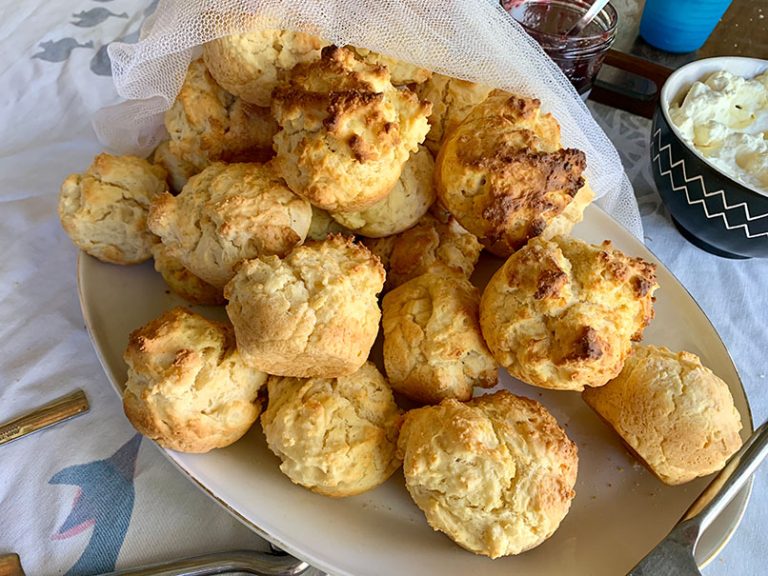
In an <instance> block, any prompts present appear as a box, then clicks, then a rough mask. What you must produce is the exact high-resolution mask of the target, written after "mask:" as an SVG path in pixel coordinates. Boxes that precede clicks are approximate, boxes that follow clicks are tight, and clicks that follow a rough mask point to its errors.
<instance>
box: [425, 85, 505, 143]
mask: <svg viewBox="0 0 768 576" xmlns="http://www.w3.org/2000/svg"><path fill="white" fill-rule="evenodd" d="M492 90H493V88H492V87H491V86H487V85H485V84H476V83H475V82H469V81H467V80H460V79H459V78H451V77H450V76H444V75H442V74H432V77H431V78H429V80H427V81H426V82H424V83H423V84H421V85H420V86H418V87H417V88H416V93H417V94H418V95H419V97H420V98H422V99H424V100H427V101H428V102H432V114H430V116H429V126H430V128H429V133H428V134H427V139H426V140H425V142H424V144H425V146H426V147H427V148H429V151H430V152H432V154H434V155H435V156H437V154H438V152H440V146H441V145H442V143H443V138H444V137H445V136H446V135H448V134H450V133H451V132H453V130H454V129H455V128H456V126H458V125H459V124H461V122H462V121H463V120H464V118H466V117H467V115H468V114H469V113H470V112H471V111H472V109H473V108H474V107H475V106H477V105H478V104H480V102H482V101H483V100H485V99H486V98H487V97H488V94H490V93H491V91H492Z"/></svg>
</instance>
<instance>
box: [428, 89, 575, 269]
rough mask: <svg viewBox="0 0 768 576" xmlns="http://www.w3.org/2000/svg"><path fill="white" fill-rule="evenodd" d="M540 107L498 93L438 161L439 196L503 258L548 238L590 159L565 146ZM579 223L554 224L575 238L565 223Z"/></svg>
mask: <svg viewBox="0 0 768 576" xmlns="http://www.w3.org/2000/svg"><path fill="white" fill-rule="evenodd" d="M539 108H540V103H539V101H538V100H531V99H528V98H520V97H518V96H514V95H510V94H509V93H507V92H503V91H501V90H494V91H493V92H491V94H490V96H488V98H487V99H486V100H485V101H484V102H482V103H481V104H480V105H478V106H477V107H476V108H475V109H474V110H472V112H470V113H469V115H468V116H467V117H466V118H465V119H464V121H463V122H462V123H461V124H460V125H459V126H458V127H457V128H456V129H455V130H454V131H453V132H451V134H450V135H449V136H448V137H447V138H446V140H445V142H444V143H443V146H442V148H441V149H440V154H439V155H438V157H437V161H436V167H435V186H436V188H437V194H438V198H440V200H441V202H442V203H443V204H444V205H445V206H446V208H448V210H450V212H451V214H453V215H454V216H455V217H456V219H457V220H458V221H459V223H460V224H461V225H462V226H464V228H466V229H467V230H469V231H470V232H471V233H472V234H474V235H475V236H477V237H478V239H479V240H480V242H482V243H483V245H484V246H485V247H486V248H488V250H490V251H491V252H493V253H494V254H496V255H498V256H502V257H507V256H509V255H510V254H511V253H512V252H514V251H515V250H517V249H518V248H520V247H521V246H523V245H524V244H525V243H526V242H527V241H528V239H530V238H533V237H535V236H539V235H542V234H545V235H547V234H546V229H547V227H548V226H549V225H550V223H551V222H552V221H553V220H554V219H556V218H557V217H558V216H560V215H561V214H562V213H563V211H564V210H565V209H566V207H567V206H568V205H569V204H570V203H572V201H573V198H574V196H576V194H577V193H578V192H579V190H580V189H581V188H582V187H583V186H584V178H583V177H582V172H583V171H584V169H585V167H586V157H585V155H584V153H583V152H581V151H580V150H575V149H570V148H569V149H562V148H560V126H559V125H558V124H557V121H556V120H555V119H554V118H553V117H552V115H551V114H545V115H542V114H541V113H540V110H539ZM582 200H583V195H582ZM572 210H573V209H572ZM580 219H581V218H580V214H570V217H567V218H565V220H562V219H561V220H559V221H557V222H556V223H555V224H554V226H556V228H557V231H558V232H560V233H565V232H569V231H570V227H569V226H567V224H568V223H570V222H573V221H574V220H580ZM547 236H551V234H548V235H547Z"/></svg>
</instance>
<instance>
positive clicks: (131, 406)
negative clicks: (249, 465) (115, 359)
mask: <svg viewBox="0 0 768 576" xmlns="http://www.w3.org/2000/svg"><path fill="white" fill-rule="evenodd" d="M123 358H124V359H125V362H126V363H127V364H128V381H127V382H126V384H125V391H124V392H123V408H124V409H125V415H126V416H127V417H128V419H129V420H130V421H131V424H133V425H134V427H135V428H136V429H137V430H138V431H139V432H141V433H142V434H144V435H145V436H148V437H149V438H151V439H152V440H154V441H155V442H157V443H158V444H160V446H163V447H164V448H170V449H171V450H178V451H180V452H208V451H209V450H211V449H213V448H221V447H223V446H229V445H230V444H232V443H233V442H235V441H237V440H238V439H239V438H240V437H241V436H242V435H243V434H245V433H246V432H247V431H248V429H249V428H250V427H251V424H253V423H254V422H255V421H256V419H257V418H258V417H259V413H260V412H261V403H260V402H259V400H258V399H257V396H258V393H259V388H261V386H262V385H263V384H264V382H265V381H266V379H267V375H266V374H264V373H262V372H258V371H256V370H254V369H253V368H251V367H249V366H246V365H245V364H244V363H243V361H242V359H241V358H240V354H239V353H238V352H237V349H236V348H235V336H234V334H233V332H232V327H231V326H229V325H228V324H223V323H221V322H213V321H211V320H207V319H205V318H203V317H202V316H200V315H198V314H194V313H192V312H190V311H189V310H186V309H184V308H174V309H173V310H170V311H168V312H165V313H164V314H163V315H161V316H160V317H159V318H156V319H155V320H152V321H151V322H150V323H149V324H146V325H145V326H142V327H141V328H139V329H138V330H135V331H134V332H132V333H131V335H130V338H129V340H128V348H127V349H126V351H125V354H124V355H123Z"/></svg>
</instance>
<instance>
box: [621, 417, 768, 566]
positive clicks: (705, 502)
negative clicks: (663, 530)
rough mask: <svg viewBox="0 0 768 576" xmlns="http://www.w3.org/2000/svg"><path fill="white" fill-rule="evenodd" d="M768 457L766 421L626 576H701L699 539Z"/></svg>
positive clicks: (767, 428)
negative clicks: (696, 555)
mask: <svg viewBox="0 0 768 576" xmlns="http://www.w3.org/2000/svg"><path fill="white" fill-rule="evenodd" d="M767 455H768V422H764V423H763V424H762V426H760V427H759V428H758V429H757V430H755V432H754V433H753V434H752V436H750V437H749V439H748V440H747V441H746V442H744V444H743V445H742V447H741V448H740V449H739V451H738V452H736V454H734V455H733V456H732V457H731V459H730V460H729V461H728V463H727V464H726V465H725V468H723V469H722V470H721V471H720V473H719V474H718V475H717V476H716V477H715V479H714V480H713V481H712V482H711V483H710V485H709V486H707V488H706V489H705V490H704V492H702V493H701V495H700V496H699V497H698V498H697V499H696V500H695V501H694V503H693V504H692V505H691V507H690V508H688V511H687V512H686V513H685V514H684V515H683V517H682V518H681V520H680V521H679V522H678V523H677V524H676V525H675V527H674V528H673V529H672V532H670V533H669V535H668V536H667V537H666V538H664V540H662V541H661V543H659V545H658V546H656V548H654V549H653V550H651V551H650V552H649V553H648V555H647V556H646V557H645V558H643V559H642V560H641V561H640V563H639V564H638V565H637V566H635V567H634V568H632V570H631V571H630V572H629V573H628V574H627V576H701V572H699V567H698V566H697V564H696V560H694V558H693V551H694V549H695V548H696V543H697V542H698V540H699V537H700V536H701V535H702V533H703V532H704V531H705V530H706V529H707V527H708V526H709V525H710V524H711V523H712V521H713V520H714V519H715V518H717V517H718V516H719V514H720V512H722V511H723V509H724V508H725V507H726V506H727V505H728V504H729V503H730V501H731V500H733V497H734V496H736V494H738V492H739V491H740V490H741V488H742V487H743V486H744V484H746V482H747V481H748V480H749V478H750V477H751V476H752V473H753V472H754V471H755V470H756V469H757V467H758V466H759V465H760V463H761V462H762V461H763V460H764V459H765V457H766V456H767Z"/></svg>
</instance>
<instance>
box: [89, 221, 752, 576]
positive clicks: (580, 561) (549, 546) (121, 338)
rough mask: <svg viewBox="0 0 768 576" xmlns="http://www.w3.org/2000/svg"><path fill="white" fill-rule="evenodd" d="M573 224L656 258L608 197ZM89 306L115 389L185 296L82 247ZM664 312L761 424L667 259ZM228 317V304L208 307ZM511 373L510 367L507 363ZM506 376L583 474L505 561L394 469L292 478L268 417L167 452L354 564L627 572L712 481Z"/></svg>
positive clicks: (281, 538) (257, 520) (312, 548)
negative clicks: (445, 520) (664, 472)
mask: <svg viewBox="0 0 768 576" xmlns="http://www.w3.org/2000/svg"><path fill="white" fill-rule="evenodd" d="M575 235H576V236H578V237H580V238H582V239H584V240H587V241H589V242H592V243H598V242H601V241H602V240H603V239H606V238H610V239H612V240H613V242H614V245H616V246H617V247H618V248H620V249H622V250H624V251H625V252H627V253H628V254H632V255H639V256H643V257H645V258H647V259H651V260H655V258H654V257H653V255H652V254H651V253H650V252H648V251H647V250H646V248H645V247H644V246H642V245H641V244H640V243H639V242H638V241H637V240H635V239H634V238H633V237H631V236H630V235H629V234H628V233H627V232H626V230H624V229H623V228H622V227H621V226H619V225H618V224H616V223H615V222H614V221H613V220H612V219H611V218H610V217H609V216H607V215H606V214H605V213H603V212H602V211H600V210H599V209H597V208H594V207H591V208H589V209H588V211H587V214H586V217H585V221H584V222H583V223H582V224H580V225H579V226H578V227H577V229H576V231H575ZM500 264H501V261H500V260H495V259H492V258H487V259H485V260H483V261H482V263H481V266H480V267H479V270H478V272H477V273H476V275H475V280H477V281H478V284H480V283H481V282H484V280H483V279H484V278H485V279H487V278H489V277H490V275H491V274H492V273H493V271H494V270H495V268H497V267H498V266H499V265H500ZM78 278H79V286H80V301H81V305H82V309H83V316H84V318H85V322H86V325H87V326H88V330H89V332H90V334H91V338H92V340H93V344H94V347H95V348H96V352H97V354H98V355H99V359H100V360H101V363H102V364H103V366H104V369H105V371H106V373H107V376H108V377H109V379H110V381H111V382H112V385H113V386H114V387H115V390H117V391H118V392H119V391H120V390H121V388H122V385H123V382H124V380H125V374H126V368H125V365H124V363H123V361H122V352H123V350H124V349H125V347H126V345H127V342H128V333H129V332H130V331H131V330H133V329H135V328H137V327H139V326H141V325H142V324H144V323H146V322H147V321H149V320H151V319H152V318H155V317H156V316H157V315H159V314H160V313H161V312H162V311H163V310H166V309H168V308H170V307H172V306H174V305H177V304H182V302H181V300H179V299H178V298H176V297H174V296H173V295H171V294H169V293H168V290H167V288H166V287H165V285H164V283H163V281H162V279H161V278H160V275H159V274H157V273H155V271H154V270H153V268H152V265H151V264H144V265H142V266H138V267H120V266H112V265H108V264H102V263H100V262H98V261H96V260H94V259H92V258H90V257H88V256H85V255H83V256H82V257H81V258H80V259H79V263H78ZM658 278H659V284H660V285H661V288H660V289H659V291H658V292H657V296H658V300H657V302H656V319H655V320H654V321H653V322H652V323H651V325H650V326H649V328H648V329H647V330H646V333H645V342H648V343H656V344H664V345H666V346H668V347H670V348H672V349H673V350H679V349H685V350H688V351H690V352H694V353H696V354H698V355H699V356H701V358H702V359H703V361H704V363H705V364H706V365H707V366H709V367H710V368H712V369H713V370H714V371H715V373H716V374H718V375H719V376H720V377H721V378H723V379H724V380H725V381H726V382H727V383H728V385H729V386H730V388H731V392H732V393H733V396H734V399H735V401H736V407H737V408H738V410H739V412H740V413H741V415H742V420H743V422H744V430H743V432H742V435H743V437H744V438H747V437H748V436H749V434H750V432H751V430H752V420H751V416H750V413H749V407H748V405H747V400H746V397H745V395H744V389H743V388H742V386H741V382H740V380H739V376H738V374H737V372H736V369H735V367H734V365H733V362H732V360H731V358H730V357H729V355H728V352H727V351H726V349H725V347H724V346H723V343H722V342H721V341H720V338H719V337H718V335H717V333H716V332H715V330H714V328H713V327H712V325H711V324H710V323H709V321H708V320H707V318H706V317H705V315H704V314H703V312H702V311H701V309H700V308H699V307H698V306H697V304H696V302H694V300H693V299H692V298H691V296H690V295H689V294H688V293H687V292H686V290H685V289H684V288H683V287H682V286H681V285H680V283H679V282H678V281H677V280H676V279H675V278H674V277H673V276H672V274H671V273H670V272H669V271H668V270H666V269H665V268H664V267H663V266H659V270H658ZM199 311H201V312H202V313H204V314H206V315H209V316H213V317H219V318H221V317H223V311H222V310H218V309H199ZM502 372H503V371H502ZM501 381H502V385H503V386H505V387H508V388H509V389H511V390H512V391H514V392H515V393H518V394H521V395H525V396H530V397H532V398H535V399H537V400H540V401H541V402H543V403H544V404H545V405H546V406H547V407H548V408H549V409H550V410H551V411H552V413H553V414H554V415H555V417H556V418H557V419H558V421H559V422H560V424H561V425H562V426H564V427H565V429H566V431H567V432H568V435H569V436H570V437H571V438H572V439H573V440H574V441H575V442H576V443H577V444H578V447H579V457H580V462H579V478H578V482H577V484H576V498H575V500H574V502H573V505H572V507H571V511H570V513H569V514H568V516H567V517H566V518H565V520H564V521H563V523H562V525H561V526H560V529H559V530H558V531H557V532H556V533H555V535H554V536H553V537H552V538H550V539H549V540H548V541H546V542H545V543H544V544H542V545H541V546H539V547H538V548H536V549H534V550H531V551H529V552H526V553H525V554H522V555H520V556H517V557H509V558H503V559H498V560H490V559H488V558H484V557H480V556H475V555H473V554H471V553H470V552H466V551H465V550H463V549H461V548H459V547H458V546H456V545H455V544H453V543H452V542H451V541H450V540H449V539H448V538H447V537H446V536H444V535H442V534H440V533H437V532H433V531H432V530H431V529H430V528H429V526H428V525H427V523H426V521H425V520H424V516H423V515H422V514H421V512H420V511H419V510H418V508H416V506H415V505H414V504H413V503H412V502H411V499H410V498H409V496H408V493H407V491H406V490H405V487H404V485H403V478H402V474H401V473H399V472H398V473H396V474H395V475H394V476H393V477H392V478H391V479H390V480H389V481H388V482H387V483H386V484H384V485H383V486H381V487H379V488H378V489H376V490H374V491H372V492H369V493H367V494H363V495H361V496H357V497H354V498H348V499H343V500H333V499H331V498H325V497H323V496H317V495H315V494H313V493H311V492H309V491H308V490H304V489H303V488H300V487H298V486H295V485H293V484H292V483H291V482H290V481H289V480H288V479H287V478H286V477H284V476H283V475H282V474H281V472H280V471H279V469H278V460H277V458H276V457H275V456H273V455H272V454H271V453H270V452H269V450H268V449H267V447H266V444H265V442H264V439H263V436H262V433H261V430H260V427H259V426H258V425H256V426H254V427H253V429H252V430H251V431H250V432H249V433H248V434H247V435H246V437H245V438H243V439H242V440H240V441H239V442H237V443H236V444H235V445H233V446H231V447H229V448H226V449H222V450H215V451H213V452H211V453H209V454H202V455H191V454H180V453H176V452H171V451H167V455H168V457H169V458H170V459H171V461H173V462H174V463H175V464H176V465H177V466H178V467H179V468H180V469H181V470H182V471H183V472H184V473H185V474H187V475H188V476H189V477H190V478H191V479H192V480H193V481H194V482H196V483H197V484H198V485H199V486H200V487H201V488H202V489H203V490H204V491H206V492H207V493H208V494H210V495H211V496H212V497H213V498H215V499H216V500H217V501H219V502H220V503H221V504H222V505H223V506H224V507H226V508H227V509H228V510H229V511H230V512H231V513H233V514H234V515H235V516H237V517H238V518H240V519H241V520H242V521H243V522H245V523H246V524H247V525H249V526H251V527H252V528H253V529H254V530H256V531H257V532H258V533H259V534H261V535H263V536H266V535H269V536H268V537H269V538H270V539H271V540H272V541H273V542H275V543H276V544H278V545H280V546H281V547H283V548H284V549H285V550H287V551H288V552H290V553H292V554H294V555H296V556H298V557H300V558H302V559H304V560H306V561H307V562H310V563H311V564H313V565H315V566H317V567H318V568H320V569H322V570H325V571H326V572H329V573H332V574H338V575H350V576H385V575H386V576H402V575H404V574H434V575H440V576H449V575H466V574H483V576H494V575H499V576H502V575H503V576H509V575H510V574H514V575H515V576H527V575H536V576H543V575H562V574H568V575H569V576H580V575H585V576H586V575H590V576H601V575H605V576H616V575H619V574H626V573H627V571H628V570H629V569H630V568H631V567H632V566H633V565H634V564H635V563H636V562H637V561H638V560H640V558H642V557H643V556H644V555H645V554H646V552H648V551H649V550H650V549H651V548H653V546H655V545H656V543H657V542H658V541H659V540H661V539H662V538H663V537H664V536H665V535H666V534H667V532H668V531H669V529H670V528H671V527H672V525H673V524H674V523H675V522H676V521H677V519H678V518H679V517H680V516H681V515H682V514H683V512H684V511H685V510H686V508H687V507H688V505H689V504H690V503H691V502H692V501H693V499H694V498H695V497H696V495H697V494H699V492H701V490H702V489H703V488H704V486H705V485H706V484H707V483H708V481H709V480H708V479H702V480H699V481H697V482H693V483H691V484H688V485H686V486H681V487H668V486H665V485H663V484H662V483H661V482H659V481H658V480H656V479H655V478H654V477H653V476H651V474H650V473H648V472H647V471H646V470H645V469H644V468H643V467H641V466H639V465H638V464H636V463H635V462H634V461H633V459H632V458H631V457H630V456H629V455H628V454H627V453H626V452H625V451H624V449H623V448H622V446H621V444H620V443H619V441H618V440H617V438H616V437H615V436H614V434H612V433H611V431H610V430H609V429H608V428H607V427H606V426H605V425H604V424H603V423H602V422H600V421H599V420H598V419H597V417H596V416H594V415H593V413H592V412H591V411H590V410H589V409H588V408H587V407H586V406H585V405H584V404H583V403H582V401H581V399H580V396H579V395H578V394H576V393H571V392H556V391H545V390H539V389H537V388H533V387H530V386H526V385H524V384H521V383H519V382H516V381H513V380H512V379H511V378H510V377H509V376H508V375H507V374H506V373H503V374H502V377H501ZM750 489H751V484H750V485H749V486H747V487H746V488H745V489H744V490H743V491H742V492H741V493H740V494H739V495H738V496H737V497H736V499H735V500H734V501H733V502H732V503H731V505H730V506H729V507H728V509H727V510H726V511H725V513H724V514H723V515H722V516H721V517H720V518H719V519H718V520H717V522H715V523H714V524H713V525H712V527H711V528H710V529H709V530H708V531H707V533H706V534H705V536H704V538H703V540H702V541H701V543H700V545H699V548H698V550H697V559H698V560H699V563H700V564H703V563H706V562H707V561H709V560H711V559H712V558H713V557H714V555H715V554H717V552H718V551H719V550H720V548H721V547H722V546H723V545H724V544H725V542H726V541H727V540H728V538H729V537H730V536H731V534H732V533H733V531H734V529H735V528H736V526H737V525H738V523H739V520H740V519H741V516H742V514H743V512H744V509H745V507H746V505H747V501H748V499H749V493H750Z"/></svg>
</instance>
